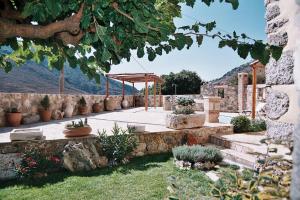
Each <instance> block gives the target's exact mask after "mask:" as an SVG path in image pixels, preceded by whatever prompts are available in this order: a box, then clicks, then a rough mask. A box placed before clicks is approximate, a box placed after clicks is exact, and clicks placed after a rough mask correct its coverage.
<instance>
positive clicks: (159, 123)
mask: <svg viewBox="0 0 300 200" xmlns="http://www.w3.org/2000/svg"><path fill="white" fill-rule="evenodd" d="M168 113H170V111H164V110H163V109H162V108H161V107H160V108H156V109H155V108H149V111H148V112H146V111H145V110H144V108H143V107H140V108H131V109H127V110H120V111H114V112H102V113H99V114H91V115H88V116H87V118H88V123H89V125H90V126H91V127H92V129H93V131H92V134H97V132H98V130H103V129H105V130H107V131H108V132H107V133H109V130H111V129H112V127H113V125H114V123H117V124H118V125H119V126H120V127H122V128H126V127H127V124H132V123H134V124H141V125H145V126H146V132H165V131H174V130H172V129H168V128H166V126H165V116H166V115H167V114H168ZM79 119H82V120H84V116H76V117H73V118H67V119H64V120H57V121H55V120H52V121H50V122H44V123H42V122H41V123H36V124H31V125H22V126H20V127H18V128H41V129H42V130H43V133H44V136H46V139H47V140H53V139H62V138H64V135H63V130H64V127H65V125H66V124H67V123H70V122H71V121H73V120H79ZM205 125H206V126H214V127H215V126H220V125H221V124H205ZM12 130H13V128H11V127H6V128H0V143H3V142H10V139H9V132H10V131H12Z"/></svg>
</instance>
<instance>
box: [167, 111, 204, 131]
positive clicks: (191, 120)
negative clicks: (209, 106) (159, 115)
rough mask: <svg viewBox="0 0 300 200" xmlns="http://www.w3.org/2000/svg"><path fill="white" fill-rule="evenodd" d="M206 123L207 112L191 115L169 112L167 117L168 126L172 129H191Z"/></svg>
mask: <svg viewBox="0 0 300 200" xmlns="http://www.w3.org/2000/svg"><path fill="white" fill-rule="evenodd" d="M204 123H205V114H204V113H196V114H190V115H184V114H179V115H176V114H173V113H172V114H168V115H167V117H166V126H167V127H168V128H171V129H176V130H180V129H190V128H200V127H202V126H203V125H204Z"/></svg>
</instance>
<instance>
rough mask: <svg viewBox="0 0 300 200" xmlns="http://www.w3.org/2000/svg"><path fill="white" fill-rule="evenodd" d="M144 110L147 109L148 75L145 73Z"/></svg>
mask: <svg viewBox="0 0 300 200" xmlns="http://www.w3.org/2000/svg"><path fill="white" fill-rule="evenodd" d="M145 111H148V76H147V75H145Z"/></svg>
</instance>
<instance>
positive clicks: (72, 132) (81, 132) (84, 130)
mask: <svg viewBox="0 0 300 200" xmlns="http://www.w3.org/2000/svg"><path fill="white" fill-rule="evenodd" d="M91 132H92V128H91V127H89V126H86V127H80V128H67V129H66V130H64V134H65V136H66V137H81V136H87V135H89V134H90V133H91Z"/></svg>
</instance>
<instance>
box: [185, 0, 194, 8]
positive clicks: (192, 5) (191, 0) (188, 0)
mask: <svg viewBox="0 0 300 200" xmlns="http://www.w3.org/2000/svg"><path fill="white" fill-rule="evenodd" d="M195 1H196V0H186V5H187V6H190V7H194V5H195Z"/></svg>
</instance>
